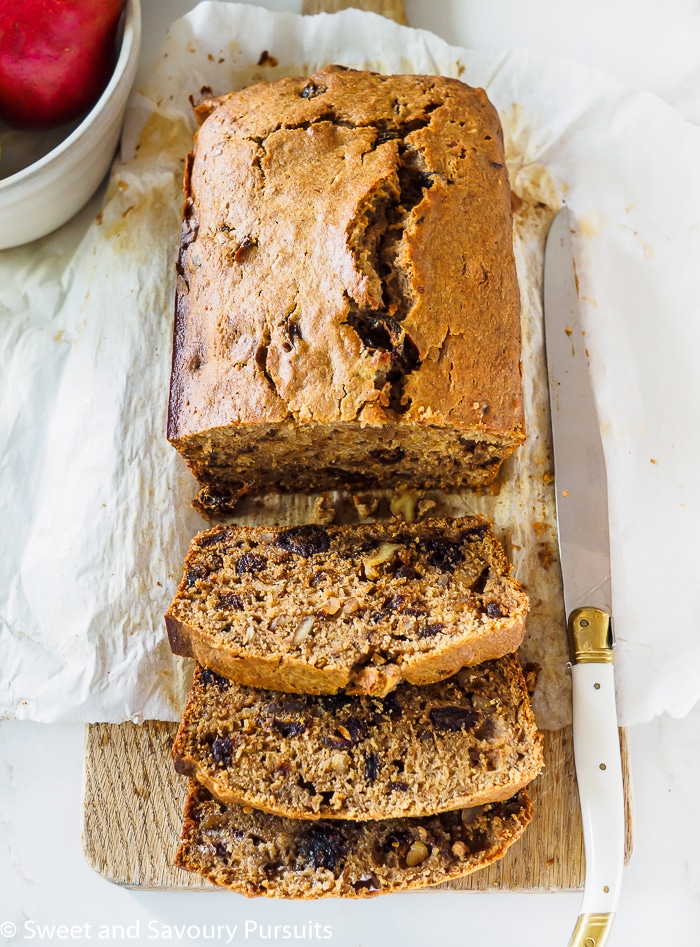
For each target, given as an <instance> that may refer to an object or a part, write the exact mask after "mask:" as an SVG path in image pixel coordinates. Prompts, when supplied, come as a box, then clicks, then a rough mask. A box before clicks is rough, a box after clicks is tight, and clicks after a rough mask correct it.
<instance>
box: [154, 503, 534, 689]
mask: <svg viewBox="0 0 700 947" xmlns="http://www.w3.org/2000/svg"><path fill="white" fill-rule="evenodd" d="M511 571H512V570H511V567H510V565H509V564H508V561H507V559H506V557H505V555H504V553H503V550H502V548H501V546H500V544H499V543H498V541H497V539H496V537H495V536H494V534H493V532H492V531H491V528H490V526H489V523H488V521H487V520H486V519H484V518H483V517H479V516H470V517H463V518H461V519H455V520H451V519H431V520H430V519H429V520H423V521H422V522H420V523H415V524H412V525H410V526H409V525H406V524H405V523H398V522H391V523H370V524H362V525H351V526H327V527H323V526H294V527H291V528H286V529H282V528H273V529H270V528H265V527H262V528H261V527H257V528H252V527H244V526H219V527H215V528H214V529H210V530H207V531H205V532H203V533H200V534H199V535H198V536H196V537H195V539H194V541H193V543H192V548H191V549H190V552H189V554H188V556H187V559H186V561H185V574H184V577H183V579H182V582H181V583H180V587H179V589H178V591H177V595H176V597H175V600H174V601H173V603H172V604H171V606H170V608H169V610H168V612H167V615H166V625H167V629H168V635H169V638H170V645H171V647H172V650H173V651H174V652H175V654H181V655H186V656H189V657H193V658H196V659H197V661H198V662H199V663H200V664H201V665H203V666H204V667H208V668H211V669H212V670H214V671H216V672H217V673H219V674H222V675H224V676H225V677H228V678H230V679H231V680H234V681H237V682H239V683H243V684H249V685H251V686H254V687H264V688H268V689H270V690H280V691H288V692H293V693H306V694H324V693H325V694H331V693H336V692H337V691H339V690H341V689H345V690H346V691H347V692H349V693H365V694H370V695H373V696H384V695H386V694H387V693H389V692H390V691H391V690H393V689H394V688H395V687H396V685H397V684H398V683H399V681H401V680H406V681H409V682H410V683H413V684H428V683H431V682H433V681H438V680H442V679H443V678H445V677H449V676H450V675H451V674H454V673H455V672H456V671H457V670H459V668H461V667H462V666H464V665H474V664H480V663H481V662H482V661H486V660H490V659H492V658H497V657H501V655H503V654H507V653H509V652H512V651H515V650H516V649H517V648H518V646H519V644H520V642H521V640H522V638H523V635H524V632H525V616H526V613H527V608H528V600H527V596H526V595H525V593H524V592H523V590H522V588H521V587H520V585H519V584H518V583H517V582H516V581H515V579H514V578H513V577H512V575H511Z"/></svg>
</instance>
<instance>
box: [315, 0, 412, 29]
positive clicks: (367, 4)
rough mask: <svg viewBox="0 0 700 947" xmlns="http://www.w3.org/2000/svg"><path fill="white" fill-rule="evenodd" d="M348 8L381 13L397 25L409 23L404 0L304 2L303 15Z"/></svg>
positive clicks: (335, 11) (334, 11)
mask: <svg viewBox="0 0 700 947" xmlns="http://www.w3.org/2000/svg"><path fill="white" fill-rule="evenodd" d="M348 7H357V9H358V10H369V11H370V12H371V13H381V14H382V16H386V17H388V18H389V19H390V20H396V22H397V23H403V24H406V23H408V21H407V19H406V10H405V9H404V2H403V0H302V2H301V12H302V13H337V11H338V10H346V9H347V8H348Z"/></svg>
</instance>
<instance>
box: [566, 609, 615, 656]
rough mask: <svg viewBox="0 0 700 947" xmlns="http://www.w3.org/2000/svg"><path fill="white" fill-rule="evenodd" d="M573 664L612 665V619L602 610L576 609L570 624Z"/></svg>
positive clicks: (570, 650)
mask: <svg viewBox="0 0 700 947" xmlns="http://www.w3.org/2000/svg"><path fill="white" fill-rule="evenodd" d="M568 637H569V655H570V657H571V663H572V664H612V663H613V648H614V647H615V635H614V633H613V627H612V618H611V617H610V615H609V614H608V613H607V612H606V611H603V609H602V608H593V607H592V606H590V605H586V606H584V607H583V608H575V609H574V610H573V612H572V613H571V614H570V615H569V622H568Z"/></svg>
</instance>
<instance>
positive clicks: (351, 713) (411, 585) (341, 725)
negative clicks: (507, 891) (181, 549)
mask: <svg viewBox="0 0 700 947" xmlns="http://www.w3.org/2000/svg"><path fill="white" fill-rule="evenodd" d="M527 605H528V603H527V597H526V595H525V593H524V592H523V590H522V588H521V587H520V586H519V585H518V583H517V582H516V580H515V579H514V578H513V576H512V570H511V567H510V565H509V563H508V562H507V560H506V557H505V555H504V553H503V550H502V548H501V546H500V545H499V543H498V541H497V540H496V538H495V536H494V534H493V532H492V530H491V527H490V525H489V523H488V521H487V520H485V519H484V518H483V517H476V516H474V517H464V518H461V519H454V520H452V519H450V520H446V519H428V520H423V521H421V522H419V523H414V524H410V525H409V524H405V523H399V522H390V523H383V522H376V523H370V524H361V525H348V526H326V527H323V526H315V525H314V526H311V525H309V526H297V527H291V528H284V527H279V528H274V527H273V528H271V527H259V528H250V527H242V526H218V527H215V528H213V529H209V530H207V531H205V532H203V533H200V534H199V535H198V536H196V537H195V539H194V541H193V544H192V548H191V550H190V553H189V555H188V557H187V560H186V563H185V572H184V576H183V579H182V582H181V584H180V587H179V589H178V592H177V595H176V597H175V599H174V601H173V603H172V605H171V606H170V609H169V611H168V613H167V616H166V623H167V627H168V633H169V636H170V642H171V646H172V648H173V651H174V652H175V653H177V654H183V655H188V656H191V657H194V658H196V659H197V662H198V666H197V668H196V671H195V676H194V683H193V686H192V691H191V694H190V698H189V701H188V704H187V707H186V709H185V713H184V716H183V719H182V722H181V725H180V728H179V731H178V734H177V738H176V741H175V745H174V747H173V755H174V760H175V766H176V768H177V770H178V772H180V773H182V774H183V775H186V776H189V777H190V780H191V782H190V792H189V797H188V800H187V805H186V813H185V822H184V828H183V835H182V840H181V842H180V846H179V849H178V852H177V855H176V863H177V864H178V865H179V866H181V867H183V868H187V869H190V870H192V871H195V872H198V873H199V874H201V875H204V876H205V877H207V878H209V879H210V880H211V881H213V882H214V883H216V884H219V885H223V886H225V887H228V888H231V889H233V890H236V891H239V892H241V893H243V894H246V895H250V896H252V895H267V896H273V897H290V898H319V897H324V896H343V897H368V896H372V895H376V894H381V893H387V892H391V891H397V890H403V889H408V888H417V887H423V886H427V885H434V884H439V883H441V882H443V881H447V880H450V879H452V878H456V877H460V876H463V875H466V874H469V873H470V872H472V871H474V870H476V869H478V868H481V867H484V866H485V865H488V864H490V863H491V862H493V861H494V860H496V859H497V858H499V857H501V856H502V855H503V854H504V852H505V851H506V849H507V848H508V847H509V846H510V845H511V844H512V843H513V842H514V841H516V840H517V839H518V838H519V837H520V835H521V834H522V833H523V831H524V830H525V828H526V826H527V824H528V823H529V821H530V818H531V809H530V802H529V798H528V795H527V790H526V787H527V785H528V784H529V783H530V782H531V781H532V780H533V779H534V778H535V777H536V775H537V774H538V772H539V771H540V769H541V767H542V739H541V736H540V734H539V733H538V731H537V727H536V724H535V720H534V717H533V714H532V710H531V707H530V703H529V699H528V694H527V689H526V686H525V681H524V679H523V674H522V671H521V668H520V664H519V662H518V659H517V656H516V655H515V654H514V653H513V652H514V651H515V650H516V649H517V647H518V645H519V644H520V641H521V640H522V637H523V634H524V627H525V624H524V623H525V616H526V612H527Z"/></svg>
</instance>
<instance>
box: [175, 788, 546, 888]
mask: <svg viewBox="0 0 700 947" xmlns="http://www.w3.org/2000/svg"><path fill="white" fill-rule="evenodd" d="M531 818H532V811H531V807H530V800H529V798H528V795H527V792H526V790H524V789H523V790H521V791H520V792H519V793H517V795H515V796H513V798H511V799H508V800H506V801H505V802H496V803H491V804H489V805H485V806H480V807H476V808H470V809H458V810H456V811H454V812H446V813H442V814H441V815H434V816H426V817H425V818H422V819H390V820H387V821H382V822H364V823H363V822H348V821H334V822H328V821H322V822H313V823H309V822H303V821H299V820H294V819H283V818H280V817H279V816H274V815H270V814H269V813H265V812H258V811H256V810H254V809H250V810H247V809H244V808H243V807H242V806H237V805H234V804H229V805H226V804H225V803H222V802H219V801H217V800H216V799H214V798H213V797H212V796H211V795H210V793H209V792H208V791H207V790H206V789H205V788H204V787H203V786H200V785H199V783H197V782H196V781H195V780H192V781H191V782H190V791H189V795H188V798H187V804H186V809H185V822H184V826H183V831H182V838H181V841H180V845H179V847H178V850H177V853H176V856H175V864H176V865H177V866H178V867H179V868H186V869H187V870H189V871H194V872H196V873H197V874H200V875H203V876H204V877H205V878H208V879H209V881H212V882H213V883H214V884H217V885H222V886H224V887H226V888H230V889H232V890H233V891H237V892H239V893H240V894H244V895H246V896H247V897H260V896H264V897H272V898H298V899H305V900H306V899H315V898H325V897H341V898H371V897H374V896H376V895H379V894H389V893H391V892H394V891H403V890H407V889H412V888H423V887H428V886H430V885H437V884H440V883H441V882H444V881H449V880H451V879H453V878H460V877H462V876H464V875H468V874H470V873H471V872H473V871H476V870H477V869H479V868H485V867H486V866H487V865H490V864H491V863H492V862H494V861H496V860H497V859H499V858H501V857H502V856H503V855H504V854H505V852H506V850H507V849H508V848H509V847H510V846H511V845H512V844H513V842H515V841H516V840H517V839H518V838H520V836H521V835H522V834H523V832H524V831H525V829H526V827H527V825H528V824H529V822H530V821H531Z"/></svg>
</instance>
